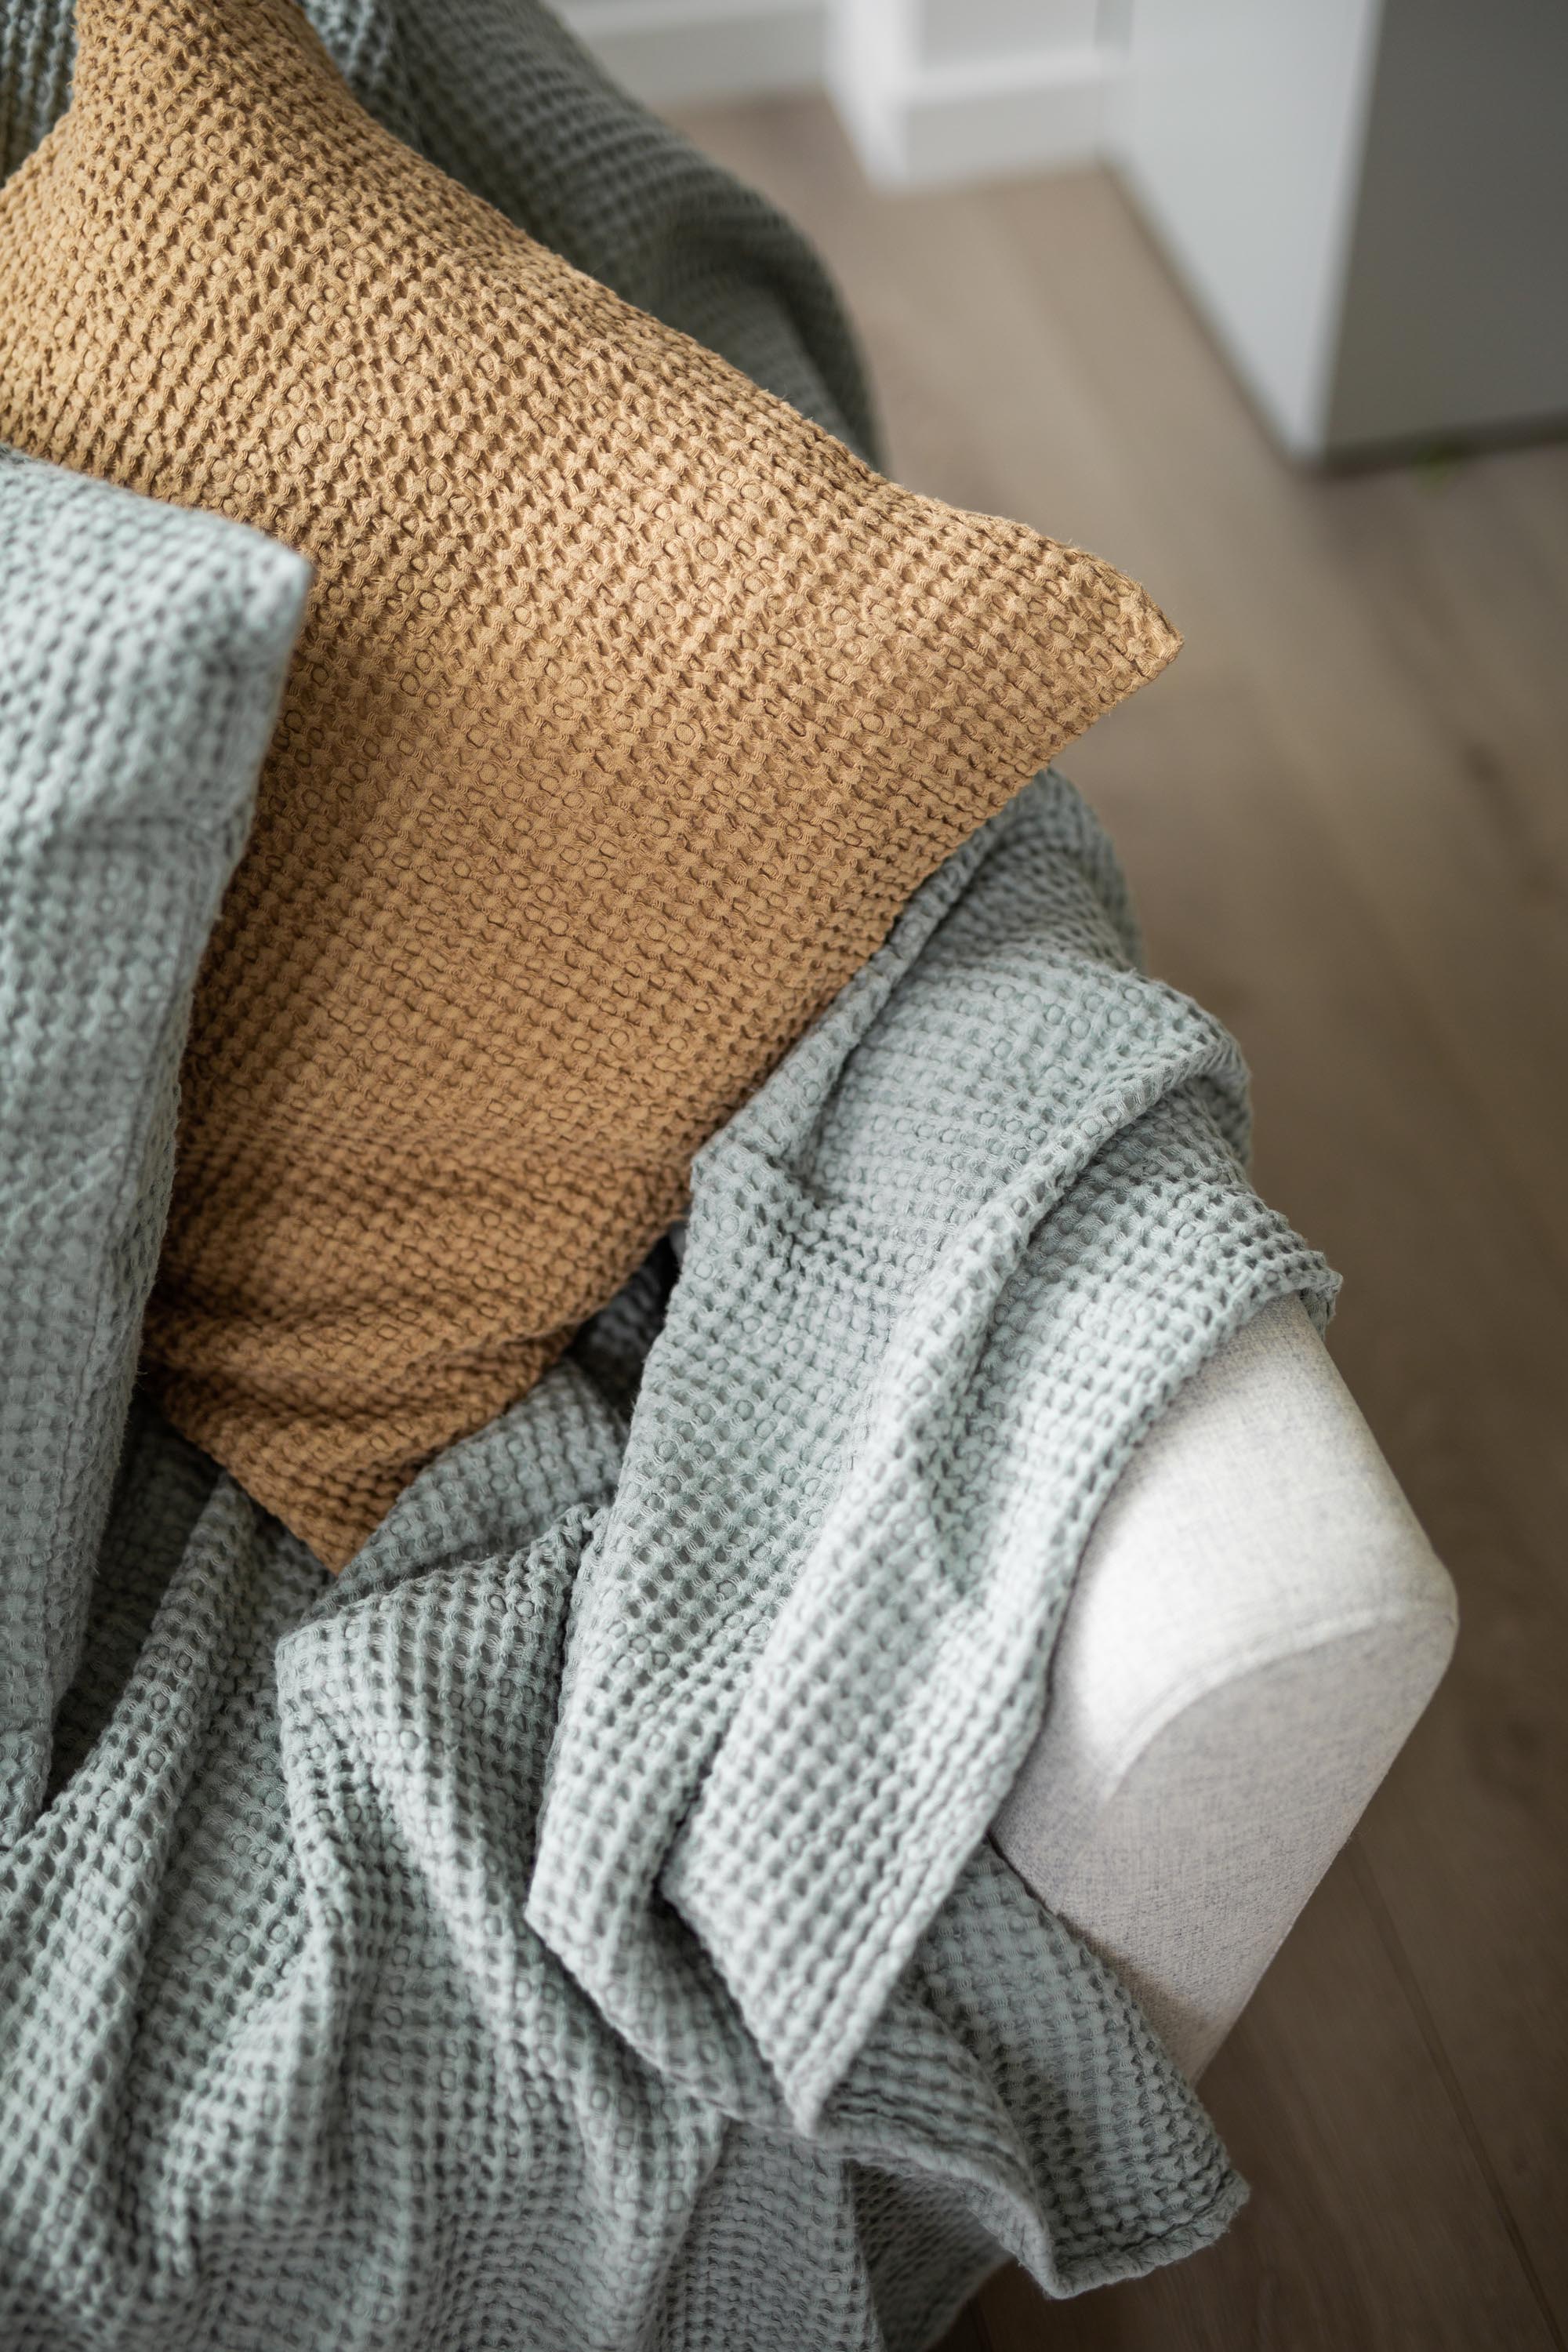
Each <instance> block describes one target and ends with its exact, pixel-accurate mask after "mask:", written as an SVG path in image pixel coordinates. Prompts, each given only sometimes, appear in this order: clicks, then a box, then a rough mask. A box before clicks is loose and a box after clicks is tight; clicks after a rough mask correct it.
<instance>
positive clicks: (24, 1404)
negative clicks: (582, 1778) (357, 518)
mask: <svg viewBox="0 0 1568 2352" xmlns="http://www.w3.org/2000/svg"><path fill="white" fill-rule="evenodd" d="M308 578H309V572H308V568H307V566H306V565H305V564H304V563H303V562H301V561H300V558H299V557H297V556H294V555H290V554H289V553H288V552H287V551H285V550H283V549H282V548H279V547H275V546H273V545H272V543H271V542H270V541H268V540H265V539H263V538H261V537H260V536H259V535H258V533H257V532H255V531H249V530H240V529H238V528H237V527H236V526H235V525H233V524H231V523H226V522H223V521H220V520H217V519H216V517H214V516H211V515H195V514H182V513H179V512H177V511H175V510H174V509H173V508H169V507H162V506H156V505H154V504H153V502H152V501H151V500H150V499H139V498H135V497H133V496H132V495H131V494H130V493H129V492H126V491H122V490H117V489H111V488H108V487H106V486H105V485H104V484H102V483H99V482H88V481H83V480H81V479H79V478H77V477H75V476H72V475H69V474H65V473H61V472H58V470H57V469H56V468H55V467H50V466H40V465H36V464H34V463H33V461H32V460H31V459H29V458H24V457H17V456H16V454H15V452H13V451H10V450H5V449H0V1844H4V1843H5V1842H6V1840H7V1839H8V1838H9V1837H11V1836H14V1835H15V1834H16V1832H17V1831H18V1830H20V1829H23V1828H26V1825H27V1824H28V1823H29V1822H31V1821H32V1820H33V1818H34V1816H35V1815H36V1813H37V1808H38V1804H39V1801H40V1800H41V1798H42V1795H43V1790H44V1780H45V1775H46V1772H47V1767H48V1753H49V1723H50V1718H51V1717H52V1715H53V1713H54V1709H55V1706H56V1703H57V1701H58V1698H59V1696H60V1694H61V1692H62V1691H63V1690H64V1689H65V1686H66V1685H67V1683H68V1681H69V1680H70V1677H71V1675H73V1673H74V1672H75V1671H76V1664H77V1657H78V1654H79V1644H80V1639H81V1620H82V1613H83V1611H84V1609H85V1607H86V1601H87V1593H88V1588H89V1584H90V1581H91V1578H92V1570H93V1565H94V1562H95V1560H96V1558H97V1553H98V1546H99V1542H100V1538H101V1536H102V1534H103V1526H104V1517H105V1514H106V1512H107V1511H108V1508H109V1500H110V1486H111V1484H112V1480H113V1475H114V1465H115V1459H116V1455H117V1452H118V1446H119V1433H120V1427H121V1423H122V1421H123V1419H124V1416H125V1410H126V1405H127V1402H128V1401H129V1396H130V1388H131V1380H132V1372H133V1370H134V1367H135V1361H136V1349H137V1342H138V1337H139V1334H140V1329H141V1322H142V1308H143V1307H144V1306H145V1304H146V1299H147V1292H148V1290H149V1288H150V1286H151V1284H152V1279H153V1268H154V1265H156V1262H157V1255H158V1243H159V1237H160V1235H161V1234H162V1231H163V1215H164V1212H165V1210H166V1207H167V1201H168V1190H169V1177H170V1171H171V1167H172V1152H173V1144H174V1136H173V1124H172V1119H173V1108H174V1072H175V1069H176V1067H177V1066H178V1062H179V1056H180V1051H181V1048H182V1046H183V1045H184V1035H185V1026H186V1022H187V1019H188V1015H189V1012H190V996H191V986H192V982H193V981H194V979H195V970H196V964H197V961H198V960H199V958H200V956H201V953H202V950H203V948H204V947H205V944H206V937H207V932H208V929H210V927H211V923H212V919H213V917H214V915H215V913H216V909H217V903H218V897H219V894H220V892H221V891H222V889H223V887H224V885H225V883H226V881H227V879H228V877H229V873H230V870H231V869H232V867H233V865H234V862H235V859H236V858H237V856H238V854H239V851H240V849H241V847H242V846H243V844H244V840H245V835H246V831H247V827H248V824H249V822H250V802H251V792H252V787H253V786H254V783H255V781H256V772H257V769H258V765H259V763H260V761H261V755H262V753H263V752H264V751H265V750H266V748H267V740H268V736H269V734H270V733H271V731H272V724H273V720H274V719H275V718H276V716H277V709H278V698H279V689H280V688H281V684H282V678H283V673H284V668H285V667H286V665H287V662H288V657H289V647H290V646H291V644H292V642H293V635H294V631H295V629H296V627H297V625H298V623H299V620H300V613H301V611H302V609H303V605H304V597H305V587H306V583H307V580H308Z"/></svg>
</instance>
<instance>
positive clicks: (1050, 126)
mask: <svg viewBox="0 0 1568 2352" xmlns="http://www.w3.org/2000/svg"><path fill="white" fill-rule="evenodd" d="M557 5H559V6H560V7H561V12H562V14H563V16H564V17H565V19H566V21H567V23H568V24H569V25H570V26H571V27H572V29H573V31H574V32H575V33H576V34H577V35H578V36H579V37H580V38H582V39H583V40H584V41H585V42H586V43H587V45H588V47H590V48H591V49H592V50H593V51H594V52H595V56H597V57H598V58H600V59H601V61H602V62H603V63H604V64H605V67H606V68H608V69H609V71H610V72H611V73H612V74H614V76H615V77H616V80H617V81H619V82H621V83H622V84H624V86H625V87H626V89H630V90H632V91H633V92H634V93H635V94H636V95H637V97H638V98H640V99H642V100H645V102H646V103H647V104H648V105H650V106H655V107H660V106H662V107H679V106H688V105H701V104H703V103H705V102H706V101H708V100H721V99H729V98H750V97H762V96H764V95H766V94H767V93H769V92H771V91H779V90H789V89H813V88H816V87H820V86H826V89H827V90H828V92H829V94H830V96H831V97H832V99H833V101H834V103H835V105H836V106H837V110H838V112H839V115H840V116H841V118H842V120H843V121H844V125H845V128H846V130H847V131H848V133H849V137H850V139H851V140H852V142H854V145H855V148H856V151H857V152H858V155H859V157H860V161H861V163H862V164H863V165H864V166H865V169H866V171H867V172H868V174H869V175H870V177H871V178H872V179H873V180H875V181H877V182H878V183H879V184H880V185H882V186H885V187H917V186H931V185H933V184H939V183H943V182H946V183H952V182H954V181H960V180H986V179H994V178H996V177H998V176H999V175H1006V174H1008V173H1017V172H1034V171H1043V170H1049V169H1050V168H1051V167H1052V166H1054V165H1065V164H1072V163H1087V162H1089V161H1090V160H1093V159H1096V158H1098V157H1099V156H1100V155H1102V154H1103V153H1104V152H1105V128H1106V112H1107V99H1108V92H1109V89H1110V79H1111V76H1112V75H1113V73H1114V72H1115V71H1116V69H1117V65H1118V62H1119V52H1118V51H1117V50H1116V49H1114V48H1112V47H1109V46H1106V47H1096V46H1091V45H1087V44H1086V45H1082V46H1078V47H1069V48H1047V49H1045V50H1043V51H1037V52H1035V53H1033V54H1031V55H1029V56H1026V57H1023V58H1012V57H984V58H970V59H959V58H954V59H947V60H943V61H942V62H940V63H937V64H926V65H922V64H920V63H918V62H917V63H905V62H903V61H902V59H901V58H900V56H899V54H898V52H897V48H896V45H894V44H889V43H886V42H885V41H884V40H882V39H881V38H879V37H878V35H879V25H880V20H879V14H877V13H873V15H872V16H871V18H870V20H869V30H870V35H871V38H872V39H873V40H874V42H875V48H874V51H868V50H867V49H866V48H864V47H858V46H857V45H858V43H859V42H860V41H861V40H862V39H863V38H864V37H865V35H864V33H863V32H862V30H861V29H860V28H861V27H862V26H866V25H867V24H868V19H867V18H866V17H865V16H862V15H861V14H860V12H859V11H857V10H849V11H847V12H845V11H840V10H837V9H835V8H834V7H833V6H832V5H830V0H557ZM845 16H847V17H848V18H849V19H851V20H853V21H851V22H849V23H848V24H847V25H846V24H845V23H844V22H842V21H841V18H843V17H845Z"/></svg>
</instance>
